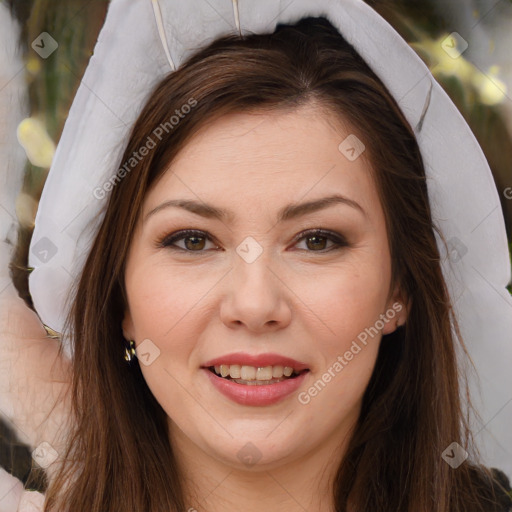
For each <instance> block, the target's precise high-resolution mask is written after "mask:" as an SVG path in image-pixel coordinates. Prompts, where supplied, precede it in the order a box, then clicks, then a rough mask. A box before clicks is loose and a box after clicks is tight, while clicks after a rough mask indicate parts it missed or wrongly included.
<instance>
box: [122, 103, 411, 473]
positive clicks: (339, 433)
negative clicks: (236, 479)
mask: <svg viewBox="0 0 512 512" xmlns="http://www.w3.org/2000/svg"><path fill="white" fill-rule="evenodd" d="M350 134H351V131H350V128H349V127H348V125H344V124H343V123H336V122H335V121H334V120H333V119H329V118H327V117H326V115H325V114H321V113H320V111H319V110H316V109H314V108H312V107H301V109H299V110H296V111H294V112H286V113H284V112H281V113H272V114H269V113H251V114H249V113H243V114H242V113H238V114H232V115H229V116H225V117H223V118H222V119H220V120H218V121H216V122H214V123H212V124H208V125H207V126H206V127H204V128H203V129H202V130H201V131H200V132H198V133H197V134H196V135H195V136H194V138H193V139H192V140H191V141H190V142H189V144H188V145H187V146H186V147H185V148H184V149H183V150H182V151H181V152H180V154H179V155H178V157H177V158H176V159H175V160H174V161H173V163H172V165H171V166H170V167H169V169H168V170H167V171H166V173H165V174H164V175H163V177H162V178H161V179H160V180H159V181H158V182H157V183H156V185H155V186H153V187H152V189H151V190H150V191H149V193H148V194H147V196H146V198H145V202H144V205H143V210H142V214H141V217H140V219H139V223H138V225H137V229H136V231H135V233H134V237H133V241H132V244H131V249H130V252H129V257H128V261H127V266H126V274H125V284H126V290H127V295H128V307H127V310H126V314H125V318H124V320H123V332H124V335H125V337H126V338H127V339H133V340H135V342H136V345H137V354H138V357H139V363H140V367H141V370H142V373H143V375H144V378H145V380H146V381H147V384H148V386H149V388H150V389H151V392H152V393H153V394H154V396H155V398H156V399H157V400H158V402H159V403H160V404H161V406H162V407H163V409H164V410H165V411H166V413H167V415H168V417H169V432H170V436H171V440H172V442H173V443H175V444H177V445H178V449H182V450H183V451H186V450H189V452H190V453H192V452H193V451H195V452H196V453H201V454H202V455H203V456H205V457H209V458H211V459H212V460H215V461H217V462H221V463H224V464H226V465H228V466H231V467H237V468H244V467H245V468H248V467H253V468H256V467H258V468H265V469H268V468H272V467H276V466H278V465H280V464H285V463H292V462H294V461H299V460H300V459H304V458H306V457H308V454H313V453H319V452H320V451H322V450H324V451H326V452H327V453H329V452H330V453H332V450H333V449H335V447H336V446H338V444H339V443H340V441H341V439H343V438H344V436H346V435H347V433H349V432H350V431H351V429H352V428H353V426H354V424H355V422H356V420H357V417H358V414H359V410H360V405H361V400H362V396H363V393H364V391H365V388H366V386H367V384H368V382H369V379H370V377H371V374H372V371H373V368H374V365H375V361H376V357H377V352H378V348H379V342H380V338H381V336H382V334H387V333H390V332H392V331H394V330H395V329H396V325H397V322H398V323H399V324H402V323H403V322H404V321H405V317H404V313H405V310H402V306H401V305H398V303H397V301H398V300H399V296H398V293H397V291H396V289H394V287H392V283H391V258H390V252H389V248H388V238H387V233H386V226H385V220H384V213H383V211H382V207H381V204H380V201H379V198H378V194H377V190H376V187H375V184H374V182H373V179H372V177H371V174H370V164H369V162H368V160H367V159H366V154H365V153H364V152H363V153H362V154H361V156H359V157H358V158H356V159H354V158H353V156H354V152H353V151H350V148H349V150H348V151H347V149H346V145H342V149H341V150H340V149H339V146H340V143H342V142H343V141H344V140H345V139H346V138H347V137H348V136H349V135H350ZM350 140H351V139H349V141H350ZM363 142H364V141H363ZM347 156H349V157H350V158H347ZM335 196H336V197H337V199H331V200H329V201H323V202H321V200H323V199H325V198H328V197H332V198H334V197H335ZM171 202H173V203H171ZM185 230H193V231H192V232H185ZM315 230H317V231H316V232H315ZM318 230H320V231H318ZM212 367H213V368H212ZM215 367H217V372H221V376H217V375H216V374H215ZM290 371H293V373H292V375H291V376H289V377H288V376H287V375H286V374H289V373H290ZM296 374H298V375H296ZM222 375H223V376H222ZM256 460H257V462H258V464H257V465H256V466H253V465H252V464H253V462H255V461H256ZM251 461H252V462H251Z"/></svg>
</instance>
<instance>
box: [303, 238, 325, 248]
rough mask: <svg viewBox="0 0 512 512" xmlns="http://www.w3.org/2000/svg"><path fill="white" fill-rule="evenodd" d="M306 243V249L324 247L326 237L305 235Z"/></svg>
mask: <svg viewBox="0 0 512 512" xmlns="http://www.w3.org/2000/svg"><path fill="white" fill-rule="evenodd" d="M306 245H307V247H308V249H312V250H317V249H320V250H322V249H325V246H326V245H327V238H326V237H324V236H318V235H312V236H308V237H306Z"/></svg>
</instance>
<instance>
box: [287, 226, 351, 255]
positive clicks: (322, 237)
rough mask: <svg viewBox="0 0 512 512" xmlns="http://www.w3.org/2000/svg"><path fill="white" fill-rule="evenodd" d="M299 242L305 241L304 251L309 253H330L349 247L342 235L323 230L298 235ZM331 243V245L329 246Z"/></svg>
mask: <svg viewBox="0 0 512 512" xmlns="http://www.w3.org/2000/svg"><path fill="white" fill-rule="evenodd" d="M297 240H298V241H299V242H300V241H302V240H304V241H305V246H306V249H304V250H306V251H307V252H329V251H331V250H335V249H342V248H343V247H348V245H349V244H348V242H347V240H346V239H345V238H344V237H343V236H342V235H340V234H338V233H334V232H330V231H325V230H322V229H315V230H310V231H303V232H302V233H300V234H299V235H297ZM329 242H330V245H328V243H329Z"/></svg>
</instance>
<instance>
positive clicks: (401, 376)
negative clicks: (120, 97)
mask: <svg viewBox="0 0 512 512" xmlns="http://www.w3.org/2000/svg"><path fill="white" fill-rule="evenodd" d="M148 97H149V99H148V101H147V103H146V105H145V107H144V108H143V110H142V113H141V114H140V116H139V118H138V120H137V122H136V123H135V125H134V127H133V130H132V132H131V135H130V138H129V140H128V143H127V146H126V150H125V152H124V155H123V158H122V162H120V166H121V165H123V163H126V162H129V161H130V158H131V157H132V156H133V154H134V152H137V151H138V150H139V149H140V148H141V147H142V146H144V145H147V141H148V137H151V138H152V139H153V140H156V139H155V129H156V128H157V127H162V126H166V129H163V130H162V129H160V131H159V132H158V133H159V135H160V137H161V141H160V140H159V141H158V144H156V147H154V148H153V149H151V151H150V152H149V154H147V156H145V157H144V158H142V159H141V160H140V161H138V162H137V163H136V164H135V165H133V167H130V168H129V170H127V168H126V167H125V172H124V173H120V174H118V177H119V178H120V179H118V180H117V181H116V183H115V185H114V186H113V190H112V192H111V194H110V196H109V197H108V200H107V199H105V202H106V211H105V215H104V219H103V221H102V223H101V226H100V228H99V231H98V233H97V236H96V238H95V240H94V243H93V245H92V248H91V251H90V253H89V255H88V257H87V260H86V263H85V267H84V269H83V273H82V275H81V279H80V280H79V282H78V284H77V287H76V292H75V296H74V297H75V298H74V300H73V304H72V309H71V313H70V315H69V318H68V322H67V326H66V332H67V331H69V336H71V338H72V342H73V345H72V346H73V355H74V357H73V383H72V404H73V415H74V418H75V421H76V424H75V425H74V427H73V430H72V432H71V433H70V437H69V443H68V447H67V451H66V453H65V454H63V462H62V466H61V468H60V471H59V473H58V475H57V477H56V478H55V480H54V481H52V482H51V484H50V487H49V489H48V491H47V494H46V496H47V502H46V507H45V512H51V511H52V512H53V511H59V512H62V511H63V510H66V511H71V512H75V511H79V510H87V511H88V512H106V511H109V512H118V511H119V512H121V511H123V512H124V511H126V510H128V511H130V512H132V511H137V512H143V511H144V512H169V511H170V510H171V511H184V510H187V508H188V507H187V505H186V504H185V503H184V493H183V488H182V483H181V480H180V468H179V467H178V464H177V461H176V459H175V457H174V455H173V447H172V446H171V444H170V442H169V438H168V429H167V422H166V413H165V412H164V410H163V409H162V407H161V406H160V405H159V403H158V402H157V401H156V399H155V398H154V396H153V395H152V393H151V392H150V390H149V388H148V386H147V384H146V382H145V380H144V378H143V375H142V373H141V371H140V367H139V365H138V362H136V363H135V364H132V365H131V366H128V365H127V364H126V362H125V361H124V347H125V344H124V340H123V334H122V329H121V321H122V318H123V313H124V310H125V306H126V293H125V289H124V269H125V262H126V258H127V253H128V249H129V247H130V241H131V239H132V236H133V232H134V228H135V225H136V222H137V219H138V216H139V213H140V211H141V206H142V203H143V200H144V198H145V196H146V194H147V192H148V190H149V189H150V187H152V186H154V185H155V183H156V182H157V180H158V179H159V178H160V177H161V176H162V175H163V173H164V172H165V169H166V168H168V166H169V164H170V163H171V162H172V160H173V158H174V157H175V156H176V155H177V154H178V152H179V151H180V150H181V149H182V148H183V147H184V146H185V144H187V141H189V140H190V138H191V137H192V135H193V134H194V133H196V132H197V131H198V130H199V129H200V128H201V127H204V126H205V125H206V123H209V122H211V121H213V120H215V119H218V118H220V117H221V116H223V115H225V114H228V113H234V112H244V111H245V112H248V111H263V110H266V109H268V110H269V111H270V110H272V111H284V110H286V109H289V110H293V109H296V108H298V107H299V106H301V105H305V104H309V103H311V102H314V104H315V105H317V106H318V108H319V109H321V110H322V111H323V112H328V113H330V115H333V114H334V115H338V116H339V117H340V119H342V120H344V121H348V122H349V123H350V125H351V126H352V127H353V130H354V132H355V133H356V135H357V136H358V137H359V138H360V139H361V140H363V141H364V144H365V145H366V147H367V153H368V155H369V159H370V162H371V165H372V173H373V175H374V179H375V182H376V185H377V188H378V191H379V197H380V199H381V202H382V206H383V209H384V212H385V216H386V224H387V230H388V237H389V247H390V251H391V255H392V276H393V282H394V283H399V285H400V287H401V289H402V291H403V293H404V294H405V296H406V297H407V298H408V300H409V303H410V312H409V315H408V319H407V323H406V324H405V326H404V327H402V328H400V329H398V330H397V331H396V332H395V333H393V334H391V335H388V336H384V337H383V339H382V342H381V346H380V351H379V355H378V359H377V363H376V366H375V370H374V372H373V375H372V378H371V380H370V383H369V385H368V387H367V390H366V392H365V394H364V397H363V407H362V410H361V414H360V418H359V422H358V425H357V428H356V429H355V433H354V435H353V437H352V439H351V441H350V445H349V447H348V451H347V452H346V455H345V457H344V458H343V461H342V463H341V465H340V467H339V469H338V471H337V474H336V478H335V482H334V487H333V492H332V498H333V503H334V507H335V510H336V511H345V510H346V509H347V505H348V504H349V505H350V509H351V510H353V511H361V512H363V511H369V510H371V511H372V512H384V511H390V510H394V511H408V512H427V511H428V512H433V511H435V512H448V511H450V512H455V511H476V510H487V511H488V510H491V509H490V508H489V507H490V505H491V502H492V500H493V493H494V491H493V488H492V485H491V477H490V473H489V472H488V471H487V470H485V468H481V467H480V466H478V465H477V464H476V460H475V461H474V463H470V461H471V460H472V459H468V460H467V461H466V462H464V463H463V464H462V465H461V466H460V467H459V468H458V469H456V470H455V469H452V468H451V467H450V466H449V465H448V464H447V463H446V462H445V461H444V460H443V459H442V458H441V454H442V452H443V451H444V450H445V449H446V448H447V447H448V446H449V445H450V444H451V443H452V442H457V443H459V444H460V445H461V446H462V447H463V448H465V449H466V450H467V451H468V452H470V453H475V452H474V451H473V450H472V447H471V443H470V431H469V428H468V417H467V415H466V413H465V410H466V409H468V410H469V408H466V407H464V406H463V403H464V401H466V400H467V394H466V391H464V393H462V394H461V393H460V389H463V390H467V386H466V387H464V386H463V387H462V388H460V387H459V377H460V375H459V369H458V365H457V359H456V345H457V344H458V343H462V341H461V339H460V334H459V333H458V329H457V328H456V325H457V324H456V320H455V318H453V311H452V308H451V305H450V300H449V296H448V293H447V288H446V285H445V282H444V279H443V275H442V272H441V267H440V253H439V250H438V247H437V244H436V238H435V226H434V225H433V222H432V217H431V211H430V206H429V201H428V194H427V187H426V179H425V171H424V167H423V162H422V158H421V154H420V150H419V148H418V145H417V142H416V139H415V136H414V132H413V130H412V129H411V128H410V126H409V125H408V123H407V121H406V120H405V118H404V116H403V114H402V112H401V111H400V109H399V107H398V106H397V103H396V102H395V100H394V99H393V97H392V96H391V95H390V94H389V92H388V91H387V89H386V88H385V87H384V85H383V84H382V82H381V81H380V80H379V79H378V78H377V77H376V75H375V74H374V73H373V72H372V71H371V69H370V68H369V67H368V66H367V64H366V63H365V62H364V61H363V60H362V59H361V57H360V56H359V55H358V54H357V53H356V52H355V50H354V49H353V48H352V46H351V45H349V44H348V43H347V42H346V41H345V40H344V39H343V37H342V36H341V35H340V34H339V33H338V32H337V30H336V29H335V28H334V27H333V26H332V25H331V24H330V22H329V21H328V20H327V19H325V18H306V19H303V20H301V21H300V22H298V23H297V24H294V25H279V26H278V27H277V29H276V31H275V32H274V33H273V34H263V35H261V34H260V35H257V34H256V35H250V36H248V37H245V38H240V37H238V36H234V35H233V36H226V37H222V38H219V39H217V40H216V41H214V42H213V43H212V44H210V45H209V46H207V47H206V48H204V49H201V50H200V51H198V52H197V53H196V54H194V55H192V56H191V57H190V58H189V59H187V61H186V62H184V63H183V65H182V66H181V67H180V68H179V69H178V70H177V71H176V72H174V73H171V74H170V75H168V76H166V77H165V78H164V79H163V80H162V81H161V82H160V83H159V84H158V86H157V87H156V88H155V90H154V91H151V92H150V94H149V96H148ZM184 105H188V106H190V107H191V108H188V109H186V110H185V109H183V110H182V112H185V111H186V112H188V113H186V115H183V116H180V119H179V122H178V123H176V124H174V125H172V126H171V125H170V123H169V119H170V117H171V116H172V115H173V113H174V112H175V111H176V109H178V110H180V109H182V107H183V106H184ZM165 123H167V125H165ZM115 171H116V170H113V172H115ZM91 200H93V199H91ZM450 320H452V321H453V322H454V326H455V333H456V335H453V334H452V329H451V324H450Z"/></svg>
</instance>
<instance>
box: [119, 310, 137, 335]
mask: <svg viewBox="0 0 512 512" xmlns="http://www.w3.org/2000/svg"><path fill="white" fill-rule="evenodd" d="M121 328H122V329H123V336H124V338H125V339H126V340H134V339H135V329H134V326H133V320H132V316H131V314H130V311H129V310H128V309H126V311H125V313H124V317H123V320H122V322H121Z"/></svg>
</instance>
